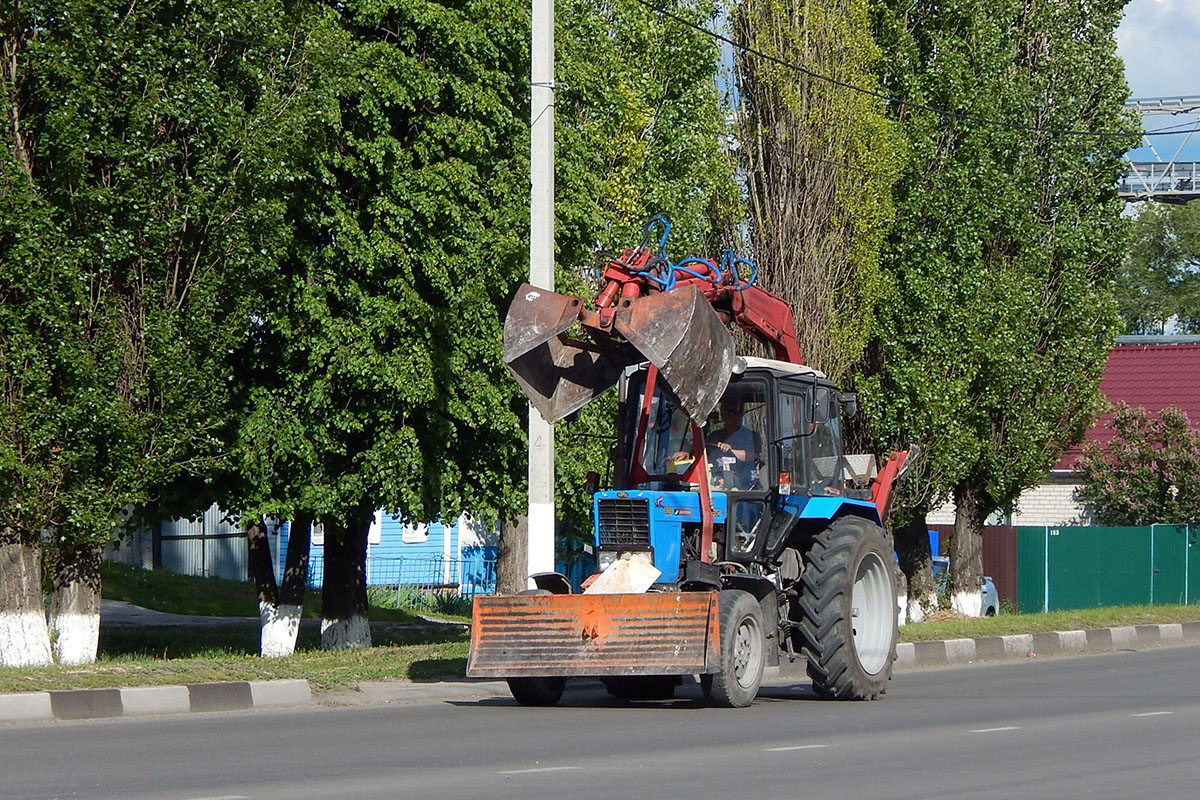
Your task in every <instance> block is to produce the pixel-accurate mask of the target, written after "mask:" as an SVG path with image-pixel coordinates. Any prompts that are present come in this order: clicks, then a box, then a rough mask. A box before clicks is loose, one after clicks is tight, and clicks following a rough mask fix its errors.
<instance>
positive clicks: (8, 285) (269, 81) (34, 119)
mask: <svg viewBox="0 0 1200 800" xmlns="http://www.w3.org/2000/svg"><path fill="white" fill-rule="evenodd" d="M287 18H288V8H287V6H286V5H285V4H282V3H281V4H274V3H255V4H242V3H232V2H231V3H227V4H223V5H221V6H220V7H216V6H213V5H209V6H205V7H203V8H200V7H192V6H185V7H181V6H178V5H177V4H173V3H149V4H141V5H138V6H136V7H130V6H128V5H127V4H117V3H99V4H97V3H94V2H88V3H84V2H79V3H69V4H62V3H42V2H25V3H21V4H16V5H14V6H13V7H12V10H11V13H10V15H9V16H6V17H5V19H4V26H5V27H4V48H5V50H6V52H7V54H8V55H9V56H10V57H11V58H8V59H6V60H5V64H6V67H8V69H7V70H6V72H5V74H4V83H5V86H4V88H5V89H6V95H7V96H8V97H9V98H10V100H11V101H12V103H11V107H12V109H13V112H12V113H13V116H12V119H11V120H10V122H11V123H12V124H11V125H6V131H8V132H9V133H8V134H6V135H9V136H10V137H11V138H10V140H9V142H8V144H9V147H6V158H7V159H9V160H8V162H7V163H8V165H9V166H10V167H12V169H7V170H6V172H5V176H6V184H5V203H9V202H12V203H13V204H14V205H13V206H12V208H14V209H17V207H18V206H19V212H20V214H21V215H22V216H19V217H18V218H16V219H14V220H12V221H11V224H12V226H13V227H12V228H11V229H10V230H19V231H20V232H21V233H22V234H29V238H27V239H26V238H20V237H18V236H13V237H12V238H8V237H7V236H6V238H5V240H4V241H3V242H2V244H3V250H2V251H0V260H2V261H3V263H4V264H5V274H4V287H3V291H4V293H5V295H6V303H5V304H4V305H5V313H6V316H7V317H8V319H6V320H5V326H4V337H5V338H4V342H3V345H2V346H0V350H3V351H4V353H5V356H4V358H5V360H6V363H5V375H6V378H7V379H9V380H10V381H11V382H10V386H11V387H12V388H13V391H12V392H11V393H9V395H8V397H7V399H6V405H5V420H6V423H7V424H6V425H5V433H4V440H3V443H2V444H0V449H3V451H4V453H5V455H4V456H3V457H0V462H2V463H3V464H4V469H5V470H6V475H5V477H6V478H10V477H11V478H12V481H11V482H10V481H8V480H6V481H3V482H4V483H5V484H6V487H7V489H8V490H9V491H8V492H6V494H5V495H4V497H3V505H0V520H2V521H3V526H4V528H5V529H6V530H7V531H9V535H8V536H7V537H6V540H10V541H11V540H15V541H16V542H17V543H18V544H19V547H20V548H21V549H22V553H23V555H22V557H21V563H22V564H24V565H26V566H25V567H23V569H25V570H26V573H25V574H26V575H29V574H30V573H28V571H27V570H28V569H33V567H30V566H28V565H30V564H36V560H37V558H36V556H37V550H38V549H39V547H40V544H41V541H42V539H43V537H44V538H45V539H46V541H48V542H50V543H51V545H52V546H51V555H52V560H51V562H50V563H51V566H52V570H53V574H52V576H51V580H52V584H53V587H54V600H53V603H52V604H51V610H52V613H53V617H54V621H53V624H54V626H55V629H56V632H57V634H58V635H57V637H56V649H57V654H58V658H59V660H60V661H64V662H77V661H88V660H91V659H92V658H94V655H95V648H96V635H97V631H98V611H99V572H98V564H99V557H98V556H99V549H100V547H101V546H102V545H103V544H104V543H105V542H106V541H108V540H109V539H110V538H111V537H112V535H113V532H114V527H115V526H116V525H118V524H120V523H121V522H122V521H123V519H124V513H123V512H124V511H125V510H126V509H127V508H129V507H131V506H135V505H136V506H142V505H146V504H147V503H148V502H150V501H152V500H153V499H154V498H153V497H152V494H153V491H154V488H155V487H157V486H161V485H165V484H167V483H169V482H170V481H171V480H172V477H173V476H177V475H180V474H184V473H193V474H201V473H203V472H205V471H207V469H208V468H209V467H210V466H212V465H213V464H215V463H216V462H217V461H218V459H219V458H220V452H219V449H218V447H217V444H218V442H217V432H218V431H219V430H220V429H221V427H222V426H223V425H224V424H225V421H226V418H227V414H228V409H229V402H228V387H229V385H230V380H229V377H230V375H229V364H228V362H227V360H226V356H227V354H228V353H229V352H230V351H231V350H232V349H234V348H235V347H236V346H237V344H238V343H239V342H240V341H241V340H242V339H243V338H244V337H246V336H247V335H248V333H249V329H250V328H251V327H252V320H251V316H250V313H249V311H250V308H251V306H250V305H249V304H247V303H246V302H244V301H245V299H246V297H247V294H246V292H245V287H246V286H247V285H248V284H253V276H255V275H257V274H260V273H262V272H263V271H264V270H269V269H270V268H271V264H272V262H273V257H272V253H271V251H272V249H273V248H274V247H275V246H276V245H277V243H278V241H279V237H280V232H281V227H280V224H279V223H280V222H281V219H282V207H281V205H280V204H279V203H278V202H277V194H276V192H275V190H276V189H277V188H278V187H279V186H280V183H281V182H282V181H284V176H282V175H280V174H279V173H278V172H277V171H276V170H275V164H276V159H275V158H274V156H273V154H274V149H275V144H276V139H275V135H276V134H278V133H279V129H278V127H276V126H275V125H274V122H275V121H276V120H277V119H278V118H279V117H280V116H281V115H283V114H284V112H285V111H286V108H287V103H286V97H281V96H280V95H279V94H278V93H277V92H276V91H275V89H276V84H275V78H276V77H277V76H278V72H277V71H276V69H275V67H277V66H278V65H279V64H280V63H281V60H280V58H279V56H280V55H282V54H286V53H287V52H288V49H289V47H290V45H291V44H292V43H291V40H290V38H289V36H288V34H287V30H286V26H284V24H283V21H284V20H286V19H287ZM281 28H282V29H281ZM284 61H285V60H284ZM114 64H120V69H114V68H113V65H114ZM14 65H15V66H14ZM15 176H19V177H20V183H19V184H18V183H14V182H12V181H11V180H7V179H10V178H12V177H15ZM10 190H11V192H10ZM28 489H33V491H27V490H28ZM10 575H11V576H13V577H14V578H16V577H20V575H21V573H20V572H19V571H14V572H12V573H10ZM23 580H24V579H23ZM24 585H25V586H26V587H28V592H37V591H40V585H39V584H38V582H37V581H36V580H24ZM5 600H6V602H7V601H9V600H10V598H5ZM21 602H25V601H21ZM16 607H17V608H23V607H24V606H22V605H21V604H20V603H18V604H17V605H16ZM37 607H38V608H40V607H41V602H40V595H39V597H38V600H37ZM8 608H9V609H11V608H13V606H12V605H9V606H8ZM5 616H7V615H6V614H3V613H0V617H5ZM30 630H32V628H30ZM31 635H33V636H34V637H36V638H40V637H41V635H42V634H41V633H38V632H34V633H32V634H31ZM16 649H17V650H18V651H19V650H20V649H21V647H20V646H18V647H17V648H16ZM6 658H7V656H6ZM41 660H44V659H41Z"/></svg>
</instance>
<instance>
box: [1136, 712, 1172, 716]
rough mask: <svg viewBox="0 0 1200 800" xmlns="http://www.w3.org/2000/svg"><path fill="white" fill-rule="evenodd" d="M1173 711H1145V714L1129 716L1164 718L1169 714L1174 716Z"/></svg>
mask: <svg viewBox="0 0 1200 800" xmlns="http://www.w3.org/2000/svg"><path fill="white" fill-rule="evenodd" d="M1174 713H1175V712H1174V711H1147V712H1146V713H1145V714H1131V715H1130V716H1133V717H1165V716H1167V715H1169V714H1174Z"/></svg>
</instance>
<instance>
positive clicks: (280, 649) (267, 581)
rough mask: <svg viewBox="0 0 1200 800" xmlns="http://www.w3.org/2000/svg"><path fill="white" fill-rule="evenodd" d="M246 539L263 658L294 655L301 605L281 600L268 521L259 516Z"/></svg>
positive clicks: (248, 531)
mask: <svg viewBox="0 0 1200 800" xmlns="http://www.w3.org/2000/svg"><path fill="white" fill-rule="evenodd" d="M246 541H247V544H248V545H249V551H250V553H249V555H250V577H251V578H253V580H254V586H255V589H256V590H257V591H258V619H259V647H258V650H259V654H260V655H261V656H262V657H263V658H279V657H282V656H290V655H291V654H292V653H294V652H295V651H296V634H297V633H299V631H300V609H299V608H297V607H288V606H286V605H284V604H282V603H281V602H280V596H279V584H278V583H276V581H275V565H274V562H273V560H272V558H271V540H270V538H269V537H268V535H267V524H266V522H265V521H263V520H262V519H259V520H257V521H256V522H255V523H254V524H253V525H251V526H250V527H249V528H248V529H247V530H246Z"/></svg>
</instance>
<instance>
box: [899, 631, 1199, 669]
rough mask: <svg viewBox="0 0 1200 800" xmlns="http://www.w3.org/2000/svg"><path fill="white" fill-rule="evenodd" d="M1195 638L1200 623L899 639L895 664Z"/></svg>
mask: <svg viewBox="0 0 1200 800" xmlns="http://www.w3.org/2000/svg"><path fill="white" fill-rule="evenodd" d="M1195 641H1200V622H1183V623H1179V622H1176V623H1171V624H1166V625H1126V626H1123V627H1119V628H1094V629H1092V630H1086V631H1054V632H1051V633H1021V634H1014V635H1011V636H984V637H981V638H978V639H946V640H942V641H930V642H901V643H900V644H898V645H896V667H897V668H900V669H905V668H907V669H913V668H919V667H941V666H949V665H951V664H970V663H974V662H977V661H1006V660H1013V659H1023V658H1034V657H1037V656H1055V655H1076V654H1080V653H1104V652H1112V651H1113V650H1132V649H1135V648H1145V647H1154V646H1156V645H1163V644H1183V643H1185V642H1195Z"/></svg>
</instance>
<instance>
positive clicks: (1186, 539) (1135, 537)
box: [1017, 525, 1200, 612]
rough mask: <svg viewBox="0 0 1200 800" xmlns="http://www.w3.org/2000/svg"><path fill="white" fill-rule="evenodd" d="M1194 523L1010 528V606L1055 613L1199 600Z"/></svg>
mask: <svg viewBox="0 0 1200 800" xmlns="http://www.w3.org/2000/svg"><path fill="white" fill-rule="evenodd" d="M1198 533H1200V526H1197V525H1191V526H1189V525H1149V526H1145V527H1137V528H1107V527H1098V526H1086V527H1085V526H1058V527H1040V526H1039V527H1032V526H1020V527H1018V528H1017V574H1018V575H1019V580H1018V583H1017V587H1018V588H1017V606H1018V608H1019V609H1020V610H1021V611H1027V612H1028V611H1061V610H1068V609H1078V608H1098V607H1100V606H1116V605H1138V604H1144V603H1151V604H1153V603H1161V604H1178V603H1185V604H1186V603H1194V602H1198V601H1200V551H1197V552H1196V554H1195V556H1194V557H1193V555H1192V551H1193V550H1195V549H1196V547H1195V545H1196V536H1197V534H1198Z"/></svg>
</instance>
